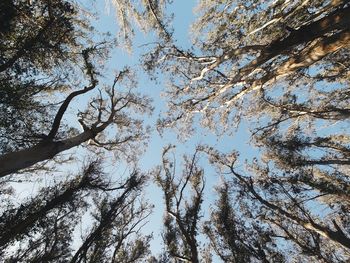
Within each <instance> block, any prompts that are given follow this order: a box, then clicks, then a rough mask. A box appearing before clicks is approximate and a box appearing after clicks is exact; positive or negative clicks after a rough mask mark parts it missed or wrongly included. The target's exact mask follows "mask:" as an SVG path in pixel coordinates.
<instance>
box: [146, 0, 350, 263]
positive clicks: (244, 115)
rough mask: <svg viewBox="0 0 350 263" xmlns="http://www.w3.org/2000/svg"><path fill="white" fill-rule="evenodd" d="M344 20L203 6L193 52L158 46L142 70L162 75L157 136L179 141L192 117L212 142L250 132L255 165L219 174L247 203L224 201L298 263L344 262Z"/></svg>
mask: <svg viewBox="0 0 350 263" xmlns="http://www.w3.org/2000/svg"><path fill="white" fill-rule="evenodd" d="M349 8H350V6H349V3H348V1H329V2H326V3H323V2H318V1H294V2H293V3H290V4H285V3H284V2H283V1H275V2H268V3H266V2H263V1H248V2H247V1H224V2H222V1H205V2H203V3H200V4H199V6H198V7H197V10H198V11H199V13H200V16H199V18H198V19H197V21H196V23H195V24H194V25H193V32H194V34H195V36H194V42H193V43H194V47H193V49H192V50H189V51H185V50H182V49H181V47H174V46H173V45H159V46H158V47H157V50H156V52H155V53H153V54H151V55H149V63H148V64H147V68H148V69H151V70H152V69H154V68H158V69H161V70H164V72H167V73H168V74H170V76H169V79H170V80H171V81H170V83H171V84H170V88H169V89H168V91H167V93H166V95H167V98H168V103H169V109H168V112H167V115H166V116H165V117H164V118H163V119H162V120H161V121H160V122H159V125H160V127H161V128H164V127H168V128H169V127H170V128H173V127H176V128H179V129H180V133H181V135H182V136H183V135H185V134H189V133H190V132H193V131H194V130H195V129H193V126H194V125H196V124H197V122H196V120H197V116H198V118H200V120H201V124H202V126H204V127H209V128H210V129H212V130H214V131H216V132H217V133H219V134H220V133H222V132H234V131H235V130H234V129H235V128H236V127H238V126H239V125H240V124H241V123H242V122H244V124H245V125H247V126H248V127H249V129H250V131H251V133H250V135H251V141H252V142H253V143H254V145H255V146H258V147H259V152H258V153H257V159H256V160H255V159H253V160H248V163H250V164H249V165H247V170H246V171H240V172H238V171H237V169H236V168H235V165H236V164H237V166H238V163H239V162H240V161H241V160H240V161H235V162H233V163H232V162H231V161H228V162H224V163H225V164H226V167H227V168H228V170H229V171H230V173H231V174H232V175H234V176H235V178H236V179H235V180H232V181H233V182H235V183H237V184H238V185H239V187H237V188H234V189H232V191H234V192H236V193H245V195H243V196H244V197H245V198H242V200H240V199H239V197H240V196H241V195H238V196H237V197H236V196H235V195H234V198H233V199H234V200H238V201H240V202H241V203H242V205H241V207H249V208H250V209H251V211H253V212H252V215H251V218H257V219H258V220H259V222H260V224H261V225H263V226H264V225H266V224H267V225H268V226H269V227H271V229H274V231H276V232H275V235H276V236H278V237H279V238H281V240H282V239H283V240H285V241H283V242H288V243H289V244H290V246H292V247H293V249H296V250H297V251H302V256H300V257H301V258H302V257H305V258H304V260H307V259H306V258H307V257H310V258H312V260H314V261H319V262H324V261H326V262H334V261H335V262H346V260H347V259H348V255H349V254H348V253H349V250H348V249H349V244H350V243H349V238H350V236H349V228H348V226H349V223H348V222H349V218H348V214H349V207H348V200H347V197H346V193H347V189H348V188H349V183H348V176H349V173H348V171H349V160H348V159H349V141H348V139H349V136H348V133H347V130H346V129H347V128H346V127H347V126H348V117H349V108H348V104H349V96H348V85H349V82H348V80H349V78H348V75H349V71H348V69H349V64H348V61H349V45H348V43H349V37H350V33H349V28H350V26H349V10H350V9H349ZM291 26H292V27H291ZM160 58H162V59H160ZM159 62H161V63H159ZM169 72H170V73H169ZM218 122H220V125H219V124H218ZM237 150H238V151H239V152H240V151H242V149H237ZM260 153H262V154H260ZM244 174H250V176H244ZM243 200H245V201H243ZM248 200H250V201H248ZM251 202H257V203H259V204H260V205H257V206H256V207H255V206H252V205H250V203H251ZM241 207H240V208H237V209H238V210H239V209H242V208H241ZM315 207H317V208H319V209H321V208H322V209H323V210H322V211H323V212H322V214H320V213H319V212H318V211H317V209H315ZM247 220H248V219H247ZM246 231H248V233H249V228H248V229H246ZM280 242H281V241H280Z"/></svg>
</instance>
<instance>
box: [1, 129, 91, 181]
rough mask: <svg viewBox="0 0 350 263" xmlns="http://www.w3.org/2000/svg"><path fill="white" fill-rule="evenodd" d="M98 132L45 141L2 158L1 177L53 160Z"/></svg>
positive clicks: (88, 131)
mask: <svg viewBox="0 0 350 263" xmlns="http://www.w3.org/2000/svg"><path fill="white" fill-rule="evenodd" d="M96 134H97V132H96V131H92V130H86V131H84V132H83V133H81V134H79V135H77V136H75V137H72V138H69V139H66V140H61V141H52V140H49V141H43V142H40V143H38V144H37V145H34V146H33V147H31V148H29V149H24V150H20V151H17V152H11V153H7V154H4V155H2V156H0V177H4V176H6V175H8V174H11V173H15V172H17V171H19V170H21V169H24V168H28V167H30V166H32V165H34V164H36V163H38V162H41V161H45V160H48V159H51V158H53V157H54V156H55V155H56V154H58V153H60V152H63V151H66V150H69V149H71V148H73V147H75V146H78V145H80V144H82V143H84V142H86V141H88V140H89V139H93V138H94V137H95V136H96Z"/></svg>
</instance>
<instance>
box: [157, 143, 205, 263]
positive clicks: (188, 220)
mask: <svg viewBox="0 0 350 263" xmlns="http://www.w3.org/2000/svg"><path fill="white" fill-rule="evenodd" d="M171 148H173V146H171V145H170V146H168V147H166V148H165V149H164V151H163V165H162V168H161V171H159V173H158V174H157V175H156V178H155V179H156V182H157V183H158V184H159V186H160V187H161V188H162V190H163V193H164V201H165V210H166V211H165V215H164V228H165V229H164V234H163V240H164V243H165V246H166V252H167V253H168V254H169V256H170V258H171V259H172V260H173V262H193V263H198V262H201V261H200V260H201V258H200V254H199V252H200V251H199V249H200V247H199V243H198V230H199V221H200V218H201V214H200V212H201V206H202V202H203V191H204V181H203V176H204V175H203V170H202V169H201V168H200V167H199V166H198V165H197V162H198V157H197V154H198V152H197V151H196V153H195V154H194V155H193V156H192V157H191V158H190V157H184V170H183V175H182V176H178V175H177V174H176V164H175V160H170V159H169V157H168V155H169V154H170V151H171ZM189 187H191V188H190V189H188V188H189ZM188 192H190V195H191V196H190V198H186V196H187V195H188Z"/></svg>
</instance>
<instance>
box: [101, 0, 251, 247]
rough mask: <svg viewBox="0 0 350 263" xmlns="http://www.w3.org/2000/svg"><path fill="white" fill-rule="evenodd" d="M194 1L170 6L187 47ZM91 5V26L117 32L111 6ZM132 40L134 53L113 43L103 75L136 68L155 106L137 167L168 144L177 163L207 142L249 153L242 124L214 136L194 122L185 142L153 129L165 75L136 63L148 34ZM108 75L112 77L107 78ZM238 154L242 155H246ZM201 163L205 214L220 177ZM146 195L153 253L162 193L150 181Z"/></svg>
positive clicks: (162, 107)
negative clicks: (93, 12) (153, 76)
mask: <svg viewBox="0 0 350 263" xmlns="http://www.w3.org/2000/svg"><path fill="white" fill-rule="evenodd" d="M195 4H196V1H188V0H186V1H185V0H182V1H174V3H173V4H172V5H171V6H170V9H169V12H172V13H174V14H175V16H174V20H173V25H172V26H173V28H174V29H175V31H174V36H175V37H174V38H175V39H176V40H177V43H176V44H177V45H178V46H180V47H182V48H188V47H190V45H191V36H190V31H189V25H190V24H191V23H192V22H193V21H194V19H195V14H194V13H193V8H194V6H195ZM94 8H97V10H98V15H99V18H98V20H97V21H96V22H95V24H94V26H95V27H96V29H97V30H98V31H101V32H110V33H111V34H112V36H115V35H116V34H117V30H118V24H117V21H116V18H115V15H114V13H113V7H111V9H110V10H109V11H108V8H106V6H104V5H100V4H97V3H96V4H95V6H94ZM134 41H135V44H134V49H133V53H132V54H130V53H128V52H127V51H126V50H123V48H120V47H116V48H115V49H114V50H113V52H112V56H111V59H110V60H109V61H108V64H107V65H108V66H107V67H108V71H107V72H106V73H107V74H105V76H106V77H107V79H106V81H105V82H106V83H108V82H109V81H110V83H111V82H112V77H113V72H115V70H121V69H122V68H123V67H124V66H126V65H128V66H130V67H131V68H132V69H134V70H135V71H137V77H138V91H139V92H141V93H143V94H146V95H148V96H149V97H151V98H152V99H153V106H154V108H155V111H154V114H153V116H152V117H151V118H149V119H148V120H147V124H149V125H150V126H151V127H152V128H153V130H152V134H151V139H150V142H149V146H148V148H147V150H146V153H145V154H144V155H143V156H142V158H141V160H140V168H141V169H142V170H151V169H153V168H154V167H155V166H157V165H159V164H160V163H161V154H162V149H163V147H164V146H166V145H168V144H173V145H176V156H177V157H176V158H177V162H178V163H179V162H180V160H181V158H182V155H183V154H189V155H191V154H193V153H194V149H195V147H196V146H197V145H198V144H208V145H210V146H215V147H216V148H217V149H219V150H222V151H231V150H233V149H238V148H240V149H241V148H242V147H243V148H245V149H246V151H245V155H249V154H252V153H253V151H251V150H248V149H249V148H248V147H247V143H248V142H249V137H248V131H247V129H246V127H245V126H244V125H242V126H241V128H240V129H239V130H238V132H237V133H236V134H235V135H234V136H227V135H223V136H221V137H217V136H215V135H214V134H212V133H211V132H209V131H208V130H207V129H203V128H200V127H199V125H196V127H197V130H196V133H195V135H194V136H192V137H191V138H189V139H188V140H187V141H185V142H181V141H179V140H178V139H177V134H175V133H174V132H173V131H166V132H165V133H164V134H163V136H160V135H159V134H158V132H157V131H156V129H155V124H156V121H157V118H158V116H159V114H161V113H162V112H164V111H166V101H165V98H162V97H161V96H160V94H161V92H162V91H164V90H165V89H166V85H165V79H162V78H160V79H158V82H157V83H155V82H152V81H151V80H150V79H149V77H148V76H147V75H146V74H145V73H144V72H142V69H141V67H140V65H139V63H140V60H139V58H140V55H142V54H143V52H145V50H144V47H143V45H144V44H148V43H151V42H153V41H154V40H153V39H152V37H151V36H145V35H144V34H141V33H140V32H137V33H136V36H135V39H134ZM108 78H111V79H110V80H109V79H108ZM245 155H243V156H241V157H242V159H244V158H245V157H247V156H245ZM203 165H204V166H205V172H206V191H205V201H204V204H203V215H204V217H207V216H208V211H209V204H210V203H212V202H213V201H214V200H215V195H214V189H213V188H214V186H215V185H216V184H217V183H218V182H219V181H220V178H219V177H218V176H217V175H216V172H215V170H214V169H213V168H212V167H209V165H207V164H206V162H205V161H204V160H203ZM122 170H123V169H117V168H116V167H114V168H112V169H111V171H119V172H121V171H122ZM177 172H178V174H179V175H180V174H181V169H178V171H177ZM145 197H146V198H147V199H149V201H150V202H151V203H152V204H154V205H155V207H154V212H153V214H152V215H151V216H150V218H149V223H148V225H147V226H146V227H145V229H144V231H145V233H150V232H153V236H154V239H153V241H152V243H151V250H152V252H154V253H157V252H160V251H161V249H162V242H161V236H160V233H161V230H162V217H163V211H164V210H163V208H164V207H163V194H162V192H161V190H160V189H159V188H158V187H157V186H155V185H154V184H153V183H151V182H150V183H149V185H148V187H147V188H146V192H145Z"/></svg>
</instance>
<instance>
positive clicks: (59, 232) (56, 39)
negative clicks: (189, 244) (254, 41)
mask: <svg viewBox="0 0 350 263" xmlns="http://www.w3.org/2000/svg"><path fill="white" fill-rule="evenodd" d="M82 10H83V9H81V8H80V6H79V5H77V3H76V2H74V1H68V0H50V1H46V0H34V1H22V0H20V1H17V0H6V1H2V2H1V3H0V22H1V27H0V39H1V40H0V98H1V99H0V108H1V111H2V114H1V117H0V179H1V193H0V195H1V201H2V205H1V215H0V217H1V223H0V225H1V226H0V228H1V231H0V232H1V235H0V239H1V241H0V254H1V256H0V257H1V259H2V261H4V262H140V261H141V260H142V259H143V258H145V257H146V256H148V254H149V253H150V251H149V242H150V239H151V236H149V235H144V234H142V233H141V232H140V229H141V227H142V226H143V225H144V223H145V219H146V218H147V217H148V215H149V214H150V211H151V207H150V205H148V204H147V202H145V201H144V200H141V199H140V194H141V191H142V187H143V185H144V182H145V181H146V178H147V176H146V175H145V174H143V173H141V172H140V171H139V170H138V169H137V168H136V161H137V157H138V155H139V154H140V153H141V152H142V151H143V147H142V145H145V143H146V141H147V136H148V128H147V127H145V125H143V120H142V119H140V118H138V117H137V116H138V115H139V114H140V113H142V114H147V113H150V112H151V111H152V108H151V106H150V105H151V103H150V100H149V99H148V98H147V97H145V96H141V95H139V94H136V93H135V92H134V91H133V89H134V86H135V80H134V76H133V73H132V72H131V70H130V69H128V68H125V69H123V70H121V71H119V72H118V73H117V74H116V76H115V78H114V81H112V83H111V84H109V85H105V84H103V83H100V78H101V76H102V74H101V71H102V67H100V66H98V65H97V63H96V61H98V59H107V58H108V52H109V49H110V47H111V45H110V44H112V43H114V41H110V40H108V39H107V40H106V39H103V40H101V41H100V42H92V41H90V40H89V39H90V38H91V35H92V34H96V32H95V31H94V30H93V29H92V27H91V26H90V24H89V23H90V22H89V20H87V19H85V18H83V13H82ZM95 37H96V35H95ZM121 86H123V88H120V87H121ZM123 90H124V91H123ZM87 97H88V99H87V100H86V98H87ZM61 98H63V99H61ZM77 99H79V101H81V102H79V103H78V102H77ZM83 101H86V105H84V103H83ZM72 110H73V111H75V113H76V117H74V116H72V115H73V114H72ZM74 119H76V120H77V121H76V123H74V121H72V120H74ZM67 120H70V121H69V122H68V121H67ZM79 127H80V128H79ZM79 129H80V130H79ZM79 146H80V147H79ZM78 147H79V148H82V147H84V151H80V152H79V154H86V150H87V151H88V152H90V155H91V153H92V154H93V155H95V157H93V158H92V159H93V160H92V161H89V162H88V163H87V164H85V165H84V167H83V169H82V171H81V172H80V173H78V174H72V173H68V172H66V173H67V174H66V175H65V176H64V175H63V176H60V178H59V179H58V183H57V179H56V180H54V179H51V180H50V181H51V182H52V181H55V183H49V185H48V186H45V187H42V188H41V189H38V190H37V191H34V192H33V193H32V194H31V195H29V196H27V197H24V198H22V199H19V200H16V195H17V192H16V189H15V186H18V185H19V184H23V187H26V184H27V187H29V184H28V183H26V179H25V178H27V179H29V181H34V182H36V181H38V182H39V180H40V175H42V174H44V175H45V176H51V177H52V178H57V177H55V174H54V169H53V167H55V162H56V164H57V165H60V166H62V165H64V164H65V162H62V161H59V159H60V158H61V156H62V153H67V152H68V154H71V155H72V156H77V152H78V151H76V149H77V148H78ZM106 151H112V152H113V153H114V155H115V156H116V158H117V159H119V160H120V159H124V160H127V161H128V167H127V170H128V171H130V175H129V176H128V177H127V178H124V179H121V181H120V182H119V183H117V180H116V177H115V176H116V175H115V174H113V175H112V176H110V175H107V174H105V173H104V171H103V162H104V158H103V155H102V154H103V153H104V152H106ZM83 158H84V157H83ZM67 170H68V169H66V168H65V167H62V169H61V171H63V173H65V171H67ZM13 178H15V181H16V184H15V185H13V183H12V182H13ZM22 182H23V183H22ZM39 185H40V183H39ZM79 226H80V227H81V228H84V229H86V231H85V232H84V233H83V235H82V237H81V240H80V242H79V236H78V229H79Z"/></svg>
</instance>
